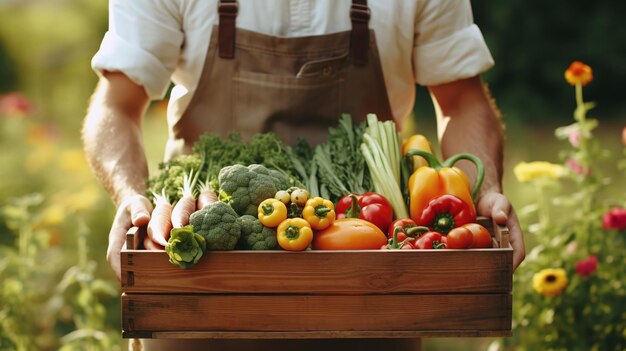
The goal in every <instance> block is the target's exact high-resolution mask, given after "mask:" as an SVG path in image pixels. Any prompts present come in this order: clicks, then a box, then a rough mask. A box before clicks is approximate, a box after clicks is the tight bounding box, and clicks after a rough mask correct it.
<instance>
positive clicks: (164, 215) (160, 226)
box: [144, 189, 172, 249]
mask: <svg viewBox="0 0 626 351" xmlns="http://www.w3.org/2000/svg"><path fill="white" fill-rule="evenodd" d="M152 195H154V210H152V215H151V216H150V221H149V222H148V228H147V232H148V237H149V238H150V239H151V240H152V241H153V242H155V243H157V244H159V245H161V246H165V245H167V239H168V238H169V236H170V230H172V222H171V220H170V218H171V216H172V204H170V202H169V200H168V199H167V196H166V195H165V189H163V191H162V192H161V194H156V193H152ZM144 244H145V241H144ZM144 246H146V245H144ZM147 246H150V245H147ZM146 248H148V247H146ZM152 248H153V249H154V247H152Z"/></svg>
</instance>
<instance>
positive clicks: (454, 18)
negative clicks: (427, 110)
mask: <svg viewBox="0 0 626 351" xmlns="http://www.w3.org/2000/svg"><path fill="white" fill-rule="evenodd" d="M469 1H470V0H370V1H369V2H368V6H369V8H370V10H371V19H370V22H369V26H370V28H372V29H374V31H375V35H376V40H377V45H378V50H379V53H380V57H381V65H382V70H383V75H384V78H385V84H386V87H387V91H388V96H389V99H390V105H391V108H392V112H393V114H394V117H395V119H396V121H400V120H402V118H404V117H405V116H407V115H408V114H409V113H410V112H411V111H412V109H413V104H414V102H415V101H414V99H415V88H416V87H415V83H417V84H420V85H424V86H429V85H437V84H442V83H448V82H451V81H454V80H457V79H462V78H469V77H473V76H475V75H478V74H480V73H482V72H484V71H485V70H487V69H489V68H490V67H491V66H492V65H493V59H492V57H491V54H490V52H489V49H488V48H487V46H486V44H485V41H484V39H483V36H482V34H481V32H480V30H479V29H478V27H477V26H476V25H475V24H474V22H473V16H472V11H471V6H470V2H469ZM217 2H218V0H110V1H109V30H108V32H107V33H106V34H105V36H104V39H103V41H102V44H101V47H100V50H99V51H98V52H97V53H96V55H95V56H94V57H93V60H92V67H93V68H94V69H95V70H96V72H101V71H104V70H106V71H121V72H123V73H125V74H126V75H127V76H128V77H129V78H130V79H131V80H133V81H134V82H135V83H137V84H140V85H142V86H143V87H144V88H145V90H146V93H147V94H148V96H149V97H150V99H162V98H163V97H164V96H165V94H166V92H167V88H168V87H169V85H170V82H173V83H174V84H175V87H174V89H173V90H172V93H171V96H170V102H169V107H168V121H169V123H170V125H172V124H173V123H174V122H176V121H177V120H178V119H179V118H180V117H181V116H182V114H183V112H184V111H185V108H186V107H187V105H188V103H189V101H190V99H191V96H192V95H193V93H194V91H195V89H196V86H197V84H198V80H199V77H200V74H201V71H202V67H203V64H204V60H205V57H206V52H207V50H208V46H209V38H210V37H211V31H212V28H213V26H214V25H216V24H217V23H218V17H219V16H218V13H217ZM238 3H239V14H238V16H237V27H240V28H243V29H247V30H251V31H255V32H260V33H263V34H267V35H272V36H281V37H297V36H310V35H323V34H330V33H336V32H341V31H347V30H350V28H351V22H350V16H349V14H350V5H351V1H350V0H263V1H261V0H239V1H238Z"/></svg>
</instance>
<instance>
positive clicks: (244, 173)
mask: <svg viewBox="0 0 626 351" xmlns="http://www.w3.org/2000/svg"><path fill="white" fill-rule="evenodd" d="M218 182H219V189H220V190H219V199H220V201H223V202H226V203H227V204H229V205H231V206H232V208H233V209H234V210H235V212H237V214H239V215H245V214H248V215H253V216H254V215H256V214H257V212H258V210H257V209H258V207H259V204H260V203H261V202H262V201H263V200H265V199H269V198H273V197H274V195H275V194H276V192H277V191H278V190H284V189H287V188H289V179H288V178H287V177H286V176H285V175H284V174H282V173H281V172H279V171H276V170H273V169H269V168H267V167H265V166H263V165H259V164H253V165H249V166H247V167H246V166H243V165H232V166H226V167H224V168H222V169H221V170H220V173H219V176H218Z"/></svg>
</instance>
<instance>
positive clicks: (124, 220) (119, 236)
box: [107, 205, 131, 280]
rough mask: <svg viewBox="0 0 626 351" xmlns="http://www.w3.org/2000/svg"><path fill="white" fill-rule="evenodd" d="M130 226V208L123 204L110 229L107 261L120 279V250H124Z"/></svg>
mask: <svg viewBox="0 0 626 351" xmlns="http://www.w3.org/2000/svg"><path fill="white" fill-rule="evenodd" d="M130 226H131V222H130V216H129V213H128V209H127V207H126V206H125V205H122V206H120V208H119V209H118V211H117V213H116V214H115V219H114V220H113V225H112V226H111V230H110V231H109V245H108V247H107V261H108V262H109V265H110V266H111V269H113V272H114V273H115V275H116V276H117V279H118V280H120V279H121V274H122V273H121V262H120V251H121V250H122V246H124V239H125V237H126V232H127V231H128V228H130Z"/></svg>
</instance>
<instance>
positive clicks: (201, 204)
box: [196, 179, 217, 210]
mask: <svg viewBox="0 0 626 351" xmlns="http://www.w3.org/2000/svg"><path fill="white" fill-rule="evenodd" d="M198 192H199V193H200V194H199V195H198V200H197V204H196V207H197V208H198V209H199V210H201V209H203V208H205V207H206V206H207V205H209V204H212V203H214V202H217V194H216V193H215V191H213V189H212V188H211V185H210V184H209V181H208V179H207V180H206V181H204V182H202V183H200V185H199V186H198Z"/></svg>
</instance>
